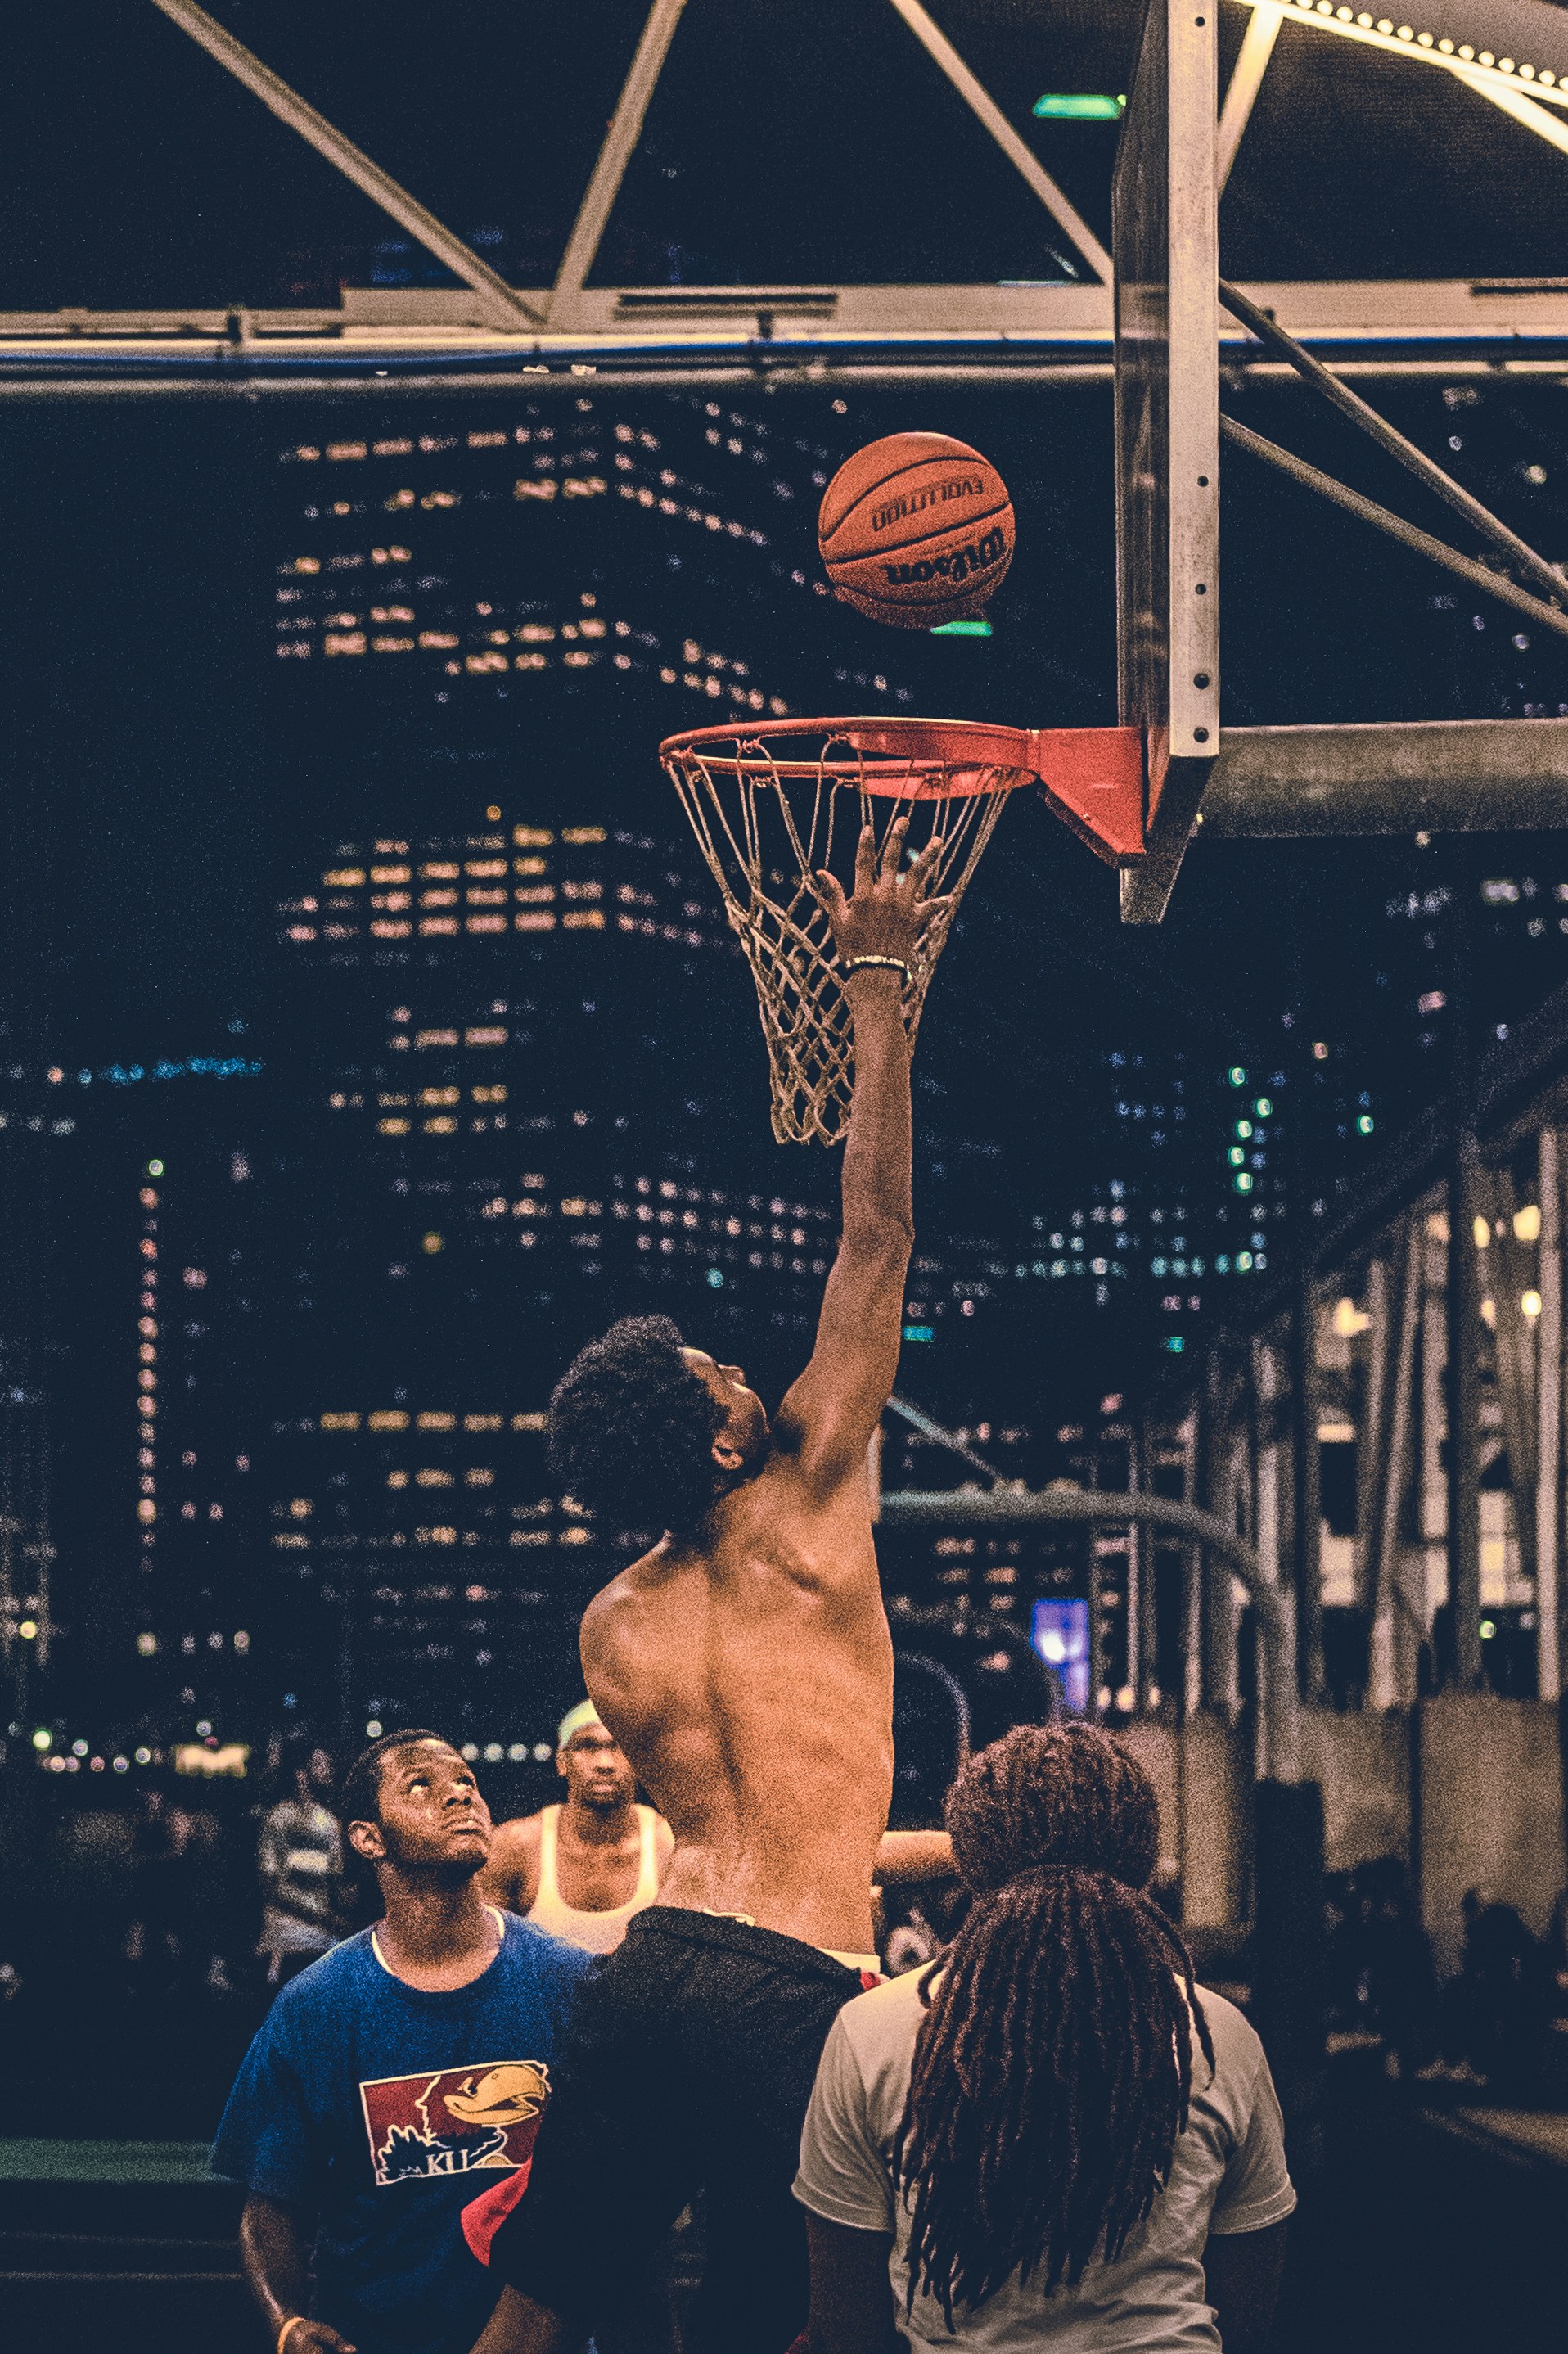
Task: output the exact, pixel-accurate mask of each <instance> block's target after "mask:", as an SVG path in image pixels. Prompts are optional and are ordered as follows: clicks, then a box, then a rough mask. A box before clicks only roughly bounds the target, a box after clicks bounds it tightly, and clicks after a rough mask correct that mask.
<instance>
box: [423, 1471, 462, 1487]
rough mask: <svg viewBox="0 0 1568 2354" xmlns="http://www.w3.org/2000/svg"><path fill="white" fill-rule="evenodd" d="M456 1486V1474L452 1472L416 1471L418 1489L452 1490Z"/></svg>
mask: <svg viewBox="0 0 1568 2354" xmlns="http://www.w3.org/2000/svg"><path fill="white" fill-rule="evenodd" d="M455 1484H456V1478H455V1474H454V1473H452V1472H450V1471H416V1472H415V1474H414V1485H415V1486H416V1487H417V1488H450V1487H453V1486H455Z"/></svg>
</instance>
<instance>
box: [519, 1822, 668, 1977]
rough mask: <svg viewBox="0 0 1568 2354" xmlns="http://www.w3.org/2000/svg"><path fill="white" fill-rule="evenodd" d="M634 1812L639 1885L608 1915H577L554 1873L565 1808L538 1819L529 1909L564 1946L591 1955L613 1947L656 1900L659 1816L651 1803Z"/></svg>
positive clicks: (608, 1951) (534, 1920) (538, 1926)
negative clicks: (535, 1888)
mask: <svg viewBox="0 0 1568 2354" xmlns="http://www.w3.org/2000/svg"><path fill="white" fill-rule="evenodd" d="M634 1811H635V1813H636V1816H637V1829H638V1831H639V1834H640V1836H641V1852H640V1855H639V1858H638V1870H637V1885H636V1887H635V1888H634V1889H633V1890H632V1892H631V1897H630V1902H629V1903H625V1904H617V1905H615V1906H614V1907H613V1908H612V1909H611V1910H610V1911H609V1912H608V1913H579V1912H578V1911H577V1907H576V1905H573V1904H568V1903H567V1902H566V1900H565V1899H564V1898H563V1896H562V1894H561V1890H560V1883H559V1882H558V1880H557V1878H556V1851H557V1850H556V1840H557V1834H558V1832H559V1829H560V1822H561V1809H560V1808H559V1807H558V1806H555V1807H546V1808H545V1810H544V1812H543V1814H542V1815H541V1817H540V1819H539V1893H538V1894H537V1895H536V1896H535V1899H534V1902H533V1903H532V1904H531V1905H530V1906H529V1908H528V1918H529V1920H530V1921H532V1923H533V1924H534V1926H535V1929H543V1930H544V1931H545V1932H546V1935H548V1936H551V1937H559V1938H560V1939H561V1940H562V1942H563V1944H565V1945H568V1946H581V1948H582V1950H583V1951H584V1953H587V1954H612V1953H613V1952H614V1951H615V1948H616V1947H617V1946H619V1945H620V1941H621V1939H622V1937H624V1936H625V1935H626V1925H627V1923H628V1922H629V1921H630V1918H631V1916H632V1914H634V1913H641V1910H642V1908H643V1906H644V1905H645V1904H652V1903H653V1901H654V1899H655V1897H657V1895H658V1893H659V1849H658V1825H659V1818H658V1816H657V1815H656V1814H655V1813H654V1811H653V1808H652V1807H638V1808H635V1809H634Z"/></svg>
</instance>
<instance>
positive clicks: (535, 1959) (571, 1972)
mask: <svg viewBox="0 0 1568 2354" xmlns="http://www.w3.org/2000/svg"><path fill="white" fill-rule="evenodd" d="M501 1917H502V1921H503V1925H504V1930H503V1949H502V1950H503V1956H504V1959H505V1961H506V1962H507V1964H508V1965H509V1966H510V1967H512V1968H513V1969H514V1970H518V1971H521V1972H523V1973H524V1974H525V1975H526V1976H527V1977H528V1978H532V1979H535V1980H541V1979H545V1980H549V1981H552V1982H555V1983H557V1984H560V1983H570V1984H572V1985H575V1984H576V1983H577V1980H578V1979H579V1978H586V1977H587V1976H588V1972H589V1970H591V1969H592V1967H593V1964H594V1956H592V1955H591V1954H587V1953H584V1951H583V1950H582V1948H581V1946H568V1945H567V1943H566V1940H565V1939H564V1938H561V1937H552V1936H551V1935H550V1934H549V1932H548V1930H546V1929H541V1928H540V1927H539V1926H538V1925H537V1923H535V1922H533V1921H524V1918H523V1916H522V1914H520V1913H503V1914H502V1916H501Z"/></svg>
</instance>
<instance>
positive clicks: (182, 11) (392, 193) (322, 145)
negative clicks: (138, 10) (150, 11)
mask: <svg viewBox="0 0 1568 2354" xmlns="http://www.w3.org/2000/svg"><path fill="white" fill-rule="evenodd" d="M153 5H154V7H155V8H158V9H161V10H162V12H163V14H164V16H167V18H168V19H169V22H170V23H171V24H173V25H177V26H178V27H179V28H180V30H181V32H182V33H186V34H188V35H189V37H190V38H191V39H192V40H193V41H195V42H196V45H197V47H198V48H203V49H205V50H206V51H207V55H208V57H209V58H216V59H217V63H218V64H219V65H220V66H221V67H222V68H223V69H224V71H225V72H226V73H229V74H232V75H233V77H234V79H235V80H236V81H238V82H240V83H242V84H243V85H244V87H245V88H246V89H247V90H249V91H250V92H251V94H252V96H253V97H256V98H259V99H260V101H261V103H262V105H263V106H264V107H266V108H267V109H268V111H269V112H270V113H272V114H275V115H276V116H277V118H278V120H279V122H286V123H287V124H288V126H289V129H290V130H291V131H297V132H298V133H299V135H300V137H301V138H302V139H303V140H304V141H305V142H306V143H307V144H308V145H309V146H312V147H313V148H314V149H315V151H316V153H317V154H318V155H324V156H325V158H326V160H327V162H328V163H329V164H335V165H336V167H337V169H338V170H339V171H340V172H341V173H342V174H343V175H344V179H345V180H351V181H352V182H353V184H354V186H355V187H356V188H358V189H359V190H360V191H361V192H362V193H363V194H364V195H365V196H368V197H369V198H370V200H371V202H372V203H373V204H377V205H379V206H380V207H381V209H382V211H383V212H385V213H389V214H390V215H391V217H392V218H393V219H394V220H395V221H396V222H397V225H398V227H399V228H406V229H407V230H408V234H409V236H410V237H413V238H417V239H418V241H419V243H420V244H421V245H422V246H423V247H424V248H425V249H426V251H427V252H429V253H433V254H434V255H435V257H436V260H438V261H440V262H442V263H444V264H445V266H446V268H447V269H449V270H450V271H451V272H452V274H453V276H454V277H457V278H461V280H462V281H463V282H464V284H465V285H467V286H469V287H471V288H472V290H473V292H475V293H476V294H477V295H478V296H479V297H480V300H481V302H482V305H483V309H484V313H485V316H486V318H487V320H488V322H489V323H490V324H491V325H492V326H497V327H506V326H513V327H530V326H538V325H539V324H541V323H542V321H543V317H544V313H543V312H542V311H541V310H539V309H536V308H535V305H534V304H533V303H532V302H529V301H528V300H527V299H526V298H525V296H524V295H522V294H519V293H518V292H517V290H516V288H515V287H513V286H508V284H507V283H506V281H505V280H504V279H503V278H501V277H498V276H497V274H496V272H495V271H494V270H492V269H491V268H490V266H489V264H488V263H487V262H483V261H482V260H480V258H479V256H478V254H477V253H475V252H473V251H472V250H471V248H470V247H468V246H467V245H465V244H464V243H463V240H462V239H461V237H457V236H454V234H453V232H452V231H451V230H450V228H446V227H445V226H444V225H443V224H442V223H441V222H440V221H439V220H438V219H437V218H436V217H435V215H434V213H431V212H427V211H426V209H425V207H424V206H423V205H422V204H420V203H419V202H418V199H417V198H416V197H414V196H410V195H409V194H408V189H407V188H405V187H402V186H399V185H398V183H397V181H396V180H395V179H393V177H392V175H391V174H390V173H389V172H384V171H383V170H382V169H381V166H380V165H379V164H373V163H372V162H371V160H370V158H369V156H368V155H366V154H365V153H364V151H363V150H362V149H361V148H358V147H356V146H355V143H354V142H353V140H352V139H347V138H345V137H344V133H342V132H341V131H339V130H338V129H337V127H336V125H335V124H334V123H331V122H328V121H327V119H326V117H325V115H324V114H318V113H317V111H316V110H315V108H314V107H313V106H312V105H311V104H310V103H309V102H308V101H306V100H305V99H302V97H301V96H300V94H299V92H298V90H291V88H290V87H289V84H288V83H287V82H286V81H284V80H281V78H280V77H279V76H278V75H277V74H275V73H274V72H273V71H272V69H271V68H270V66H264V65H263V64H262V62H261V60H260V58H258V57H256V56H253V55H252V53H251V51H250V50H249V49H248V48H246V47H245V45H244V43H243V42H242V41H237V40H236V39H235V37H234V36H233V34H232V33H230V32H228V31H227V30H226V29H225V27H223V26H222V25H220V24H218V23H217V19H216V18H215V17H212V16H208V15H207V10H206V9H205V8H199V7H197V5H196V0H153Z"/></svg>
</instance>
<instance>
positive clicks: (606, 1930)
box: [484, 1700, 675, 1954]
mask: <svg viewBox="0 0 1568 2354" xmlns="http://www.w3.org/2000/svg"><path fill="white" fill-rule="evenodd" d="M556 1772H557V1773H558V1774H559V1775H560V1776H561V1778H562V1779H563V1781H564V1782H565V1783H566V1786H567V1799H566V1804H565V1805H564V1806H555V1807H545V1808H541V1810H540V1811H539V1813H538V1814H536V1815H525V1816H523V1817H521V1818H520V1819H518V1820H517V1821H515V1822H510V1823H502V1824H501V1825H500V1826H499V1828H498V1829H497V1830H496V1833H495V1837H494V1841H493V1845H492V1848H491V1850H490V1862H489V1864H488V1866H487V1867H486V1871H485V1877H484V1893H485V1894H486V1895H487V1896H488V1897H489V1898H490V1901H491V1902H492V1903H495V1904H500V1905H503V1906H504V1907H505V1909H506V1910H507V1911H508V1912H509V1913H521V1914H525V1915H526V1917H527V1918H528V1919H529V1920H530V1921H532V1922H533V1923H534V1925H535V1927H536V1928H539V1929H543V1930H545V1931H546V1933H547V1934H548V1935H550V1936H552V1937H559V1938H560V1939H561V1940H562V1941H563V1943H564V1944H566V1945H568V1946H581V1947H582V1949H583V1951H584V1952H585V1953H589V1954H609V1953H613V1951H614V1950H615V1948H616V1946H619V1945H620V1941H621V1939H622V1937H624V1936H625V1935H626V1925H627V1923H628V1922H629V1921H630V1918H631V1916H632V1914H634V1913H641V1910H642V1908H643V1906H644V1905H645V1904H652V1903H653V1902H654V1900H655V1898H656V1897H657V1896H658V1893H659V1882H660V1880H661V1878H662V1874H663V1871H664V1866H665V1865H666V1864H667V1863H668V1861H670V1850H671V1849H672V1848H673V1845H674V1843H675V1835H674V1833H673V1831H672V1830H671V1829H670V1826H669V1824H668V1823H667V1822H666V1821H665V1820H664V1819H663V1817H662V1815H659V1814H656V1813H655V1812H654V1810H653V1808H652V1807H641V1806H638V1805H636V1804H635V1803H634V1801H633V1797H632V1793H633V1791H634V1790H635V1789H636V1787H637V1784H636V1780H635V1777H634V1776H633V1774H632V1771H631V1767H630V1764H629V1763H628V1762H627V1757H626V1753H625V1751H624V1750H622V1749H621V1748H620V1747H619V1746H618V1744H616V1742H615V1741H614V1740H613V1739H612V1738H611V1736H610V1734H609V1733H608V1732H607V1731H606V1730H605V1728H604V1726H603V1725H602V1724H601V1723H599V1712H598V1710H597V1709H596V1708H595V1707H594V1704H593V1702H592V1701H589V1700H585V1701H580V1702H578V1703H577V1707H576V1708H574V1709H572V1710H570V1711H569V1712H568V1713H567V1715H566V1716H564V1717H563V1718H562V1719H561V1726H560V1731H559V1733H558V1734H557V1735H556Z"/></svg>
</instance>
